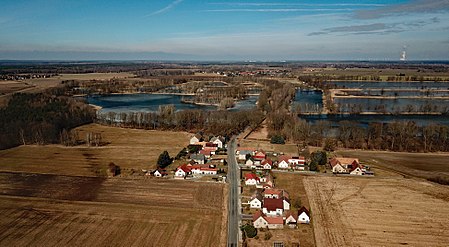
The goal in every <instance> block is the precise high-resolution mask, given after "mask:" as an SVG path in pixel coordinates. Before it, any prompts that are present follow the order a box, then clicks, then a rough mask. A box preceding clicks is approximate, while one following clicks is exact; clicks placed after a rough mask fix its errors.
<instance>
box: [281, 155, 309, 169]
mask: <svg viewBox="0 0 449 247" xmlns="http://www.w3.org/2000/svg"><path fill="white" fill-rule="evenodd" d="M278 168H279V169H289V168H292V169H295V170H303V171H304V170H306V165H305V158H304V157H302V156H295V157H292V156H287V155H282V156H279V158H278Z"/></svg>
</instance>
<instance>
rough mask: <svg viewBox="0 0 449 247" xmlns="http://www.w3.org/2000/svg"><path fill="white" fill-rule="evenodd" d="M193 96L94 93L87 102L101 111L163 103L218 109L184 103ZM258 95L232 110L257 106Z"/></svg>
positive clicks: (154, 107)
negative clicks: (98, 107) (183, 100)
mask: <svg viewBox="0 0 449 247" xmlns="http://www.w3.org/2000/svg"><path fill="white" fill-rule="evenodd" d="M192 97H193V96H184V95H183V96H181V95H173V94H112V95H93V96H88V97H87V102H88V103H89V104H92V105H97V106H100V107H102V109H101V112H111V111H112V112H116V113H119V112H152V111H158V109H159V106H161V105H174V106H175V108H176V110H205V111H210V110H216V109H217V107H216V106H210V105H196V104H188V103H183V102H182V99H183V98H184V99H189V98H192ZM257 99H258V96H249V97H248V98H247V99H245V100H242V101H238V102H237V103H236V105H235V107H234V108H231V109H230V110H231V111H240V110H247V109H251V108H252V107H255V104H256V101H257Z"/></svg>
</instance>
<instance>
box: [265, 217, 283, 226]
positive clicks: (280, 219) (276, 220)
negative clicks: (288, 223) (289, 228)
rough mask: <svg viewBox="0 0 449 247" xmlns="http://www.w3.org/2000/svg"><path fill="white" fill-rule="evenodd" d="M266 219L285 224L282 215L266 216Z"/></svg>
mask: <svg viewBox="0 0 449 247" xmlns="http://www.w3.org/2000/svg"><path fill="white" fill-rule="evenodd" d="M264 219H265V220H266V221H267V222H268V224H280V225H283V224H284V219H283V218H282V216H276V217H264Z"/></svg>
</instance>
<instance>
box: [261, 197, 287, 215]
mask: <svg viewBox="0 0 449 247" xmlns="http://www.w3.org/2000/svg"><path fill="white" fill-rule="evenodd" d="M262 205H263V206H262V212H263V213H264V214H266V215H268V216H282V214H283V213H284V201H283V200H282V199H276V198H264V199H263V203H262Z"/></svg>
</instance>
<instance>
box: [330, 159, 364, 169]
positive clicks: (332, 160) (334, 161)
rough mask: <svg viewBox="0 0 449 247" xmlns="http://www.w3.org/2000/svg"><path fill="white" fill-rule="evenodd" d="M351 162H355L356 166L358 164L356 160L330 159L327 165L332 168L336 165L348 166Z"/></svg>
mask: <svg viewBox="0 0 449 247" xmlns="http://www.w3.org/2000/svg"><path fill="white" fill-rule="evenodd" d="M353 162H356V163H357V165H358V164H360V162H359V159H356V158H332V159H331V160H330V161H329V163H330V164H331V166H332V167H334V166H336V165H337V164H340V165H350V164H352V163H353Z"/></svg>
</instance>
